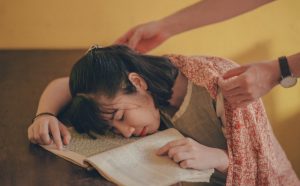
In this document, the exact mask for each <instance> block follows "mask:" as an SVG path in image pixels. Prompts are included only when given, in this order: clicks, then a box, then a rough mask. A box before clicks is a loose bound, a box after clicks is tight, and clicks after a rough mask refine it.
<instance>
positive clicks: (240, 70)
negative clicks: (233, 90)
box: [223, 66, 249, 79]
mask: <svg viewBox="0 0 300 186" xmlns="http://www.w3.org/2000/svg"><path fill="white" fill-rule="evenodd" d="M248 67H249V66H240V67H237V68H234V69H231V70H229V71H227V72H226V73H225V74H223V79H228V78H231V77H234V76H238V75H240V74H242V73H244V72H245V71H246V70H247V69H248Z"/></svg>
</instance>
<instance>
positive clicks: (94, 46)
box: [86, 44, 102, 53]
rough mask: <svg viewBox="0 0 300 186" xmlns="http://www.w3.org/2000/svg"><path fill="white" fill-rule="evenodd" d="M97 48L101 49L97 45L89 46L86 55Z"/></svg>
mask: <svg viewBox="0 0 300 186" xmlns="http://www.w3.org/2000/svg"><path fill="white" fill-rule="evenodd" d="M98 48H102V47H101V46H100V45H98V44H94V45H92V46H90V48H89V49H88V50H87V52H86V53H88V52H89V51H91V50H94V49H98Z"/></svg>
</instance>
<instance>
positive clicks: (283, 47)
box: [0, 0, 300, 176]
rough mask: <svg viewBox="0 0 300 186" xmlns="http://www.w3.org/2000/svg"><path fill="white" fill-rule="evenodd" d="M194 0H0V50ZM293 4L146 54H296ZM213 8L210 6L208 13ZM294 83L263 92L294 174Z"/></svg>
mask: <svg viewBox="0 0 300 186" xmlns="http://www.w3.org/2000/svg"><path fill="white" fill-rule="evenodd" d="M194 2H196V0H185V1H174V0H164V1H161V0H151V1H149V0H127V1H121V0H106V1H105V0H88V1H77V0H64V1H59V0H52V1H41V0H27V1H16V0H11V1H8V0H2V1H0V49H1V48H2V49H16V48H24V49H31V48H46V49H47V48H62V49H64V48H87V47H88V46H89V45H90V44H94V43H99V44H101V45H109V44H111V43H112V42H113V41H114V40H115V39H116V38H117V37H118V36H120V35H121V34H122V33H123V32H125V31H126V30H127V29H128V28H130V27H131V26H133V25H136V24H138V23H142V22H145V21H149V20H153V19H158V18H160V17H163V16H165V15H168V14H169V13H171V12H174V11H175V10H178V9H180V8H182V7H185V6H187V5H189V4H192V3H194ZM299 10H300V1H299V0H278V1H276V2H273V3H270V4H267V5H265V6H263V7H260V8H259V9H256V10H254V11H252V12H250V13H247V14H244V15H242V16H240V17H237V18H234V19H231V20H229V21H226V22H223V23H220V24H215V25H212V26H208V27H204V28H202V29H197V30H194V31H190V32H187V33H184V34H180V35H178V36H177V37H174V38H172V39H170V40H168V41H167V42H166V43H165V44H163V45H162V46H161V47H159V48H157V49H156V50H154V51H152V54H164V53H181V54H187V55H190V54H205V55H217V56H223V57H226V58H230V59H233V60H235V61H238V62H239V63H241V64H243V63H249V62H253V61H260V60H265V59H274V58H276V57H278V56H280V55H289V54H293V53H296V52H298V51H300V11H299ZM212 11H213V10H212ZM299 93H300V83H298V85H297V86H296V87H294V88H291V89H283V88H281V87H279V86H278V87H276V88H275V89H273V90H272V91H271V93H269V94H268V95H267V96H265V97H264V102H265V104H266V109H267V113H268V115H269V118H270V121H271V123H272V126H273V129H274V132H275V134H276V136H277V137H278V139H279V142H280V143H281V144H282V146H283V148H284V149H285V151H286V153H287V155H288V158H289V159H290V160H291V162H292V164H293V166H294V168H295V170H296V171H297V174H298V175H299V176H300V98H299V97H300V96H299V95H300V94H299Z"/></svg>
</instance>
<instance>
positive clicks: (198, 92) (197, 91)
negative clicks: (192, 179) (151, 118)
mask: <svg viewBox="0 0 300 186" xmlns="http://www.w3.org/2000/svg"><path fill="white" fill-rule="evenodd" d="M215 105H216V103H215V101H214V100H213V99H212V98H211V97H210V95H209V93H208V91H207V90H206V89H205V88H204V87H201V86H197V85H195V84H193V83H192V82H190V81H189V83H188V86H187V93H186V96H185V98H184V100H183V102H182V104H181V106H180V108H179V109H178V111H177V112H176V113H175V115H174V116H173V117H171V116H170V115H169V114H168V111H167V110H165V111H162V121H163V123H164V124H165V125H166V126H167V127H174V128H176V129H177V130H179V131H180V132H181V133H182V134H184V135H185V136H187V137H190V138H193V139H194V140H196V141H197V142H199V143H200V144H202V145H205V146H209V147H214V148H220V149H226V148H227V145H226V139H225V137H224V135H223V132H222V122H221V119H220V118H218V117H217V114H216V110H215ZM216 182H218V183H219V184H221V185H225V182H226V175H222V174H220V173H218V172H215V173H214V174H213V176H212V178H211V183H213V185H216ZM184 185H189V184H187V183H184ZM192 185H195V183H193V184H192ZM196 185H207V184H203V183H198V184H196Z"/></svg>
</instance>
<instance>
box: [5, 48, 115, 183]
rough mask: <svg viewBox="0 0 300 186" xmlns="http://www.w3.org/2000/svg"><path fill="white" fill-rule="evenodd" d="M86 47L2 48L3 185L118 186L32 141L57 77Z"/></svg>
mask: <svg viewBox="0 0 300 186" xmlns="http://www.w3.org/2000/svg"><path fill="white" fill-rule="evenodd" d="M84 52H85V51H83V50H56V51H55V50H51V51H50V50H27V51H24V50H23V51H21V50H20V51H4V50H2V51H0V105H1V107H0V149H1V152H0V185H1V186H6V185H30V186H31V185H43V186H45V185H51V186H53V185H55V186H56V185H72V186H74V185H104V186H105V185H113V184H112V183H110V182H108V181H106V180H105V179H104V178H102V177H101V176H100V175H99V174H98V173H97V172H96V171H87V170H85V169H83V168H81V167H78V166H76V165H73V164H72V163H69V162H67V161H65V160H63V159H62V158H59V157H57V156H55V155H53V154H51V153H49V152H47V151H45V150H44V149H42V148H41V147H39V146H38V145H33V144H30V143H29V141H28V138H27V128H28V126H29V125H30V123H31V119H32V117H33V116H34V115H35V112H36V109H37V105H38V100H39V97H40V95H41V93H42V91H43V90H44V88H45V86H46V85H47V84H48V83H49V82H50V81H51V80H53V79H55V78H58V77H62V76H68V75H69V72H70V69H71V66H72V64H73V63H74V62H76V60H78V59H79V58H80V56H81V55H83V54H84Z"/></svg>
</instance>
